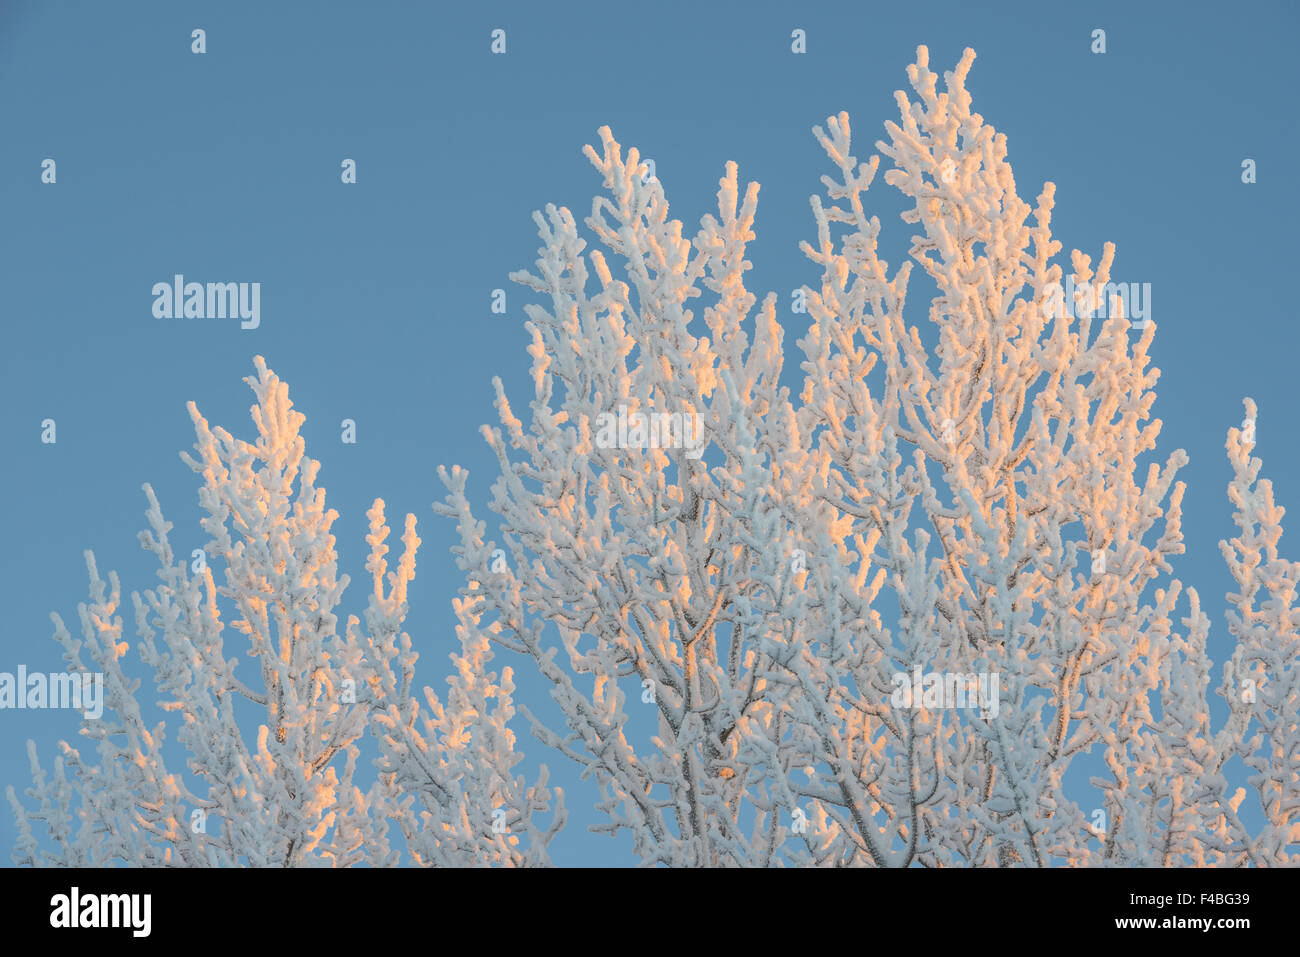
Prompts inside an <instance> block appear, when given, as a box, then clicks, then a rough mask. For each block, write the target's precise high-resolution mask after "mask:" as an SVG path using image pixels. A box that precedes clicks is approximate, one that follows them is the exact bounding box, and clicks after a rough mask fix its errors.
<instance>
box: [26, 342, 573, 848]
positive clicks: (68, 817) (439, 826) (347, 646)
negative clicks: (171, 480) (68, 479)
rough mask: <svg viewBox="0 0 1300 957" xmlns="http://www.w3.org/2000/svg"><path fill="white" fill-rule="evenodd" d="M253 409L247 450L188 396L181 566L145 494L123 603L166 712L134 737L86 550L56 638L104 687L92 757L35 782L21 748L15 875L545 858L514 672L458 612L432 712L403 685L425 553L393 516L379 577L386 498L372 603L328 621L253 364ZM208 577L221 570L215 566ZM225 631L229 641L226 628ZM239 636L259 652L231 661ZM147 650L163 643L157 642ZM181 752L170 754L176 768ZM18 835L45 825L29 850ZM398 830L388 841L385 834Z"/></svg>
mask: <svg viewBox="0 0 1300 957" xmlns="http://www.w3.org/2000/svg"><path fill="white" fill-rule="evenodd" d="M255 364H256V367H257V373H258V374H257V377H256V378H249V379H246V380H245V381H246V382H248V383H249V385H250V386H251V387H252V388H253V391H254V392H255V393H256V395H257V403H256V405H254V406H253V408H252V416H253V421H254V422H255V423H256V425H257V431H258V438H257V440H256V441H255V442H251V443H250V442H246V441H243V440H240V439H236V438H234V437H232V436H231V435H230V434H229V433H228V432H226V431H225V430H224V429H221V428H216V429H212V428H209V426H208V423H207V421H206V420H204V418H203V417H202V416H201V415H200V414H199V412H198V409H197V408H196V407H195V405H194V404H193V403H190V406H189V410H190V417H191V418H192V419H193V421H194V427H195V431H196V433H197V439H198V440H197V442H196V444H195V451H196V453H197V457H192V456H190V455H188V454H185V453H182V456H181V457H182V458H183V459H184V461H185V462H186V463H187V464H188V465H189V466H190V467H191V468H192V469H193V470H194V472H195V473H196V474H197V475H199V476H200V477H201V479H202V482H203V485H202V488H201V490H200V493H199V504H200V506H201V508H202V509H203V511H204V512H205V513H206V517H205V518H204V519H203V520H202V526H203V531H204V532H205V533H206V534H207V536H209V541H208V542H207V544H206V545H205V546H204V548H203V549H202V551H201V552H199V553H197V554H196V555H195V556H194V561H193V562H192V563H189V562H186V561H184V560H177V557H176V555H175V553H174V552H173V546H172V540H171V537H170V532H171V529H172V524H171V523H170V522H168V521H166V520H165V519H164V518H163V515H162V510H161V508H160V507H159V504H158V500H157V498H156V497H155V496H154V493H153V490H152V489H151V488H150V487H149V486H148V485H146V486H145V487H144V490H145V494H146V495H147V496H148V500H149V509H148V512H147V515H148V522H149V529H148V530H147V531H144V532H142V533H141V535H140V540H141V542H142V544H143V546H144V547H145V548H146V549H147V550H148V551H150V552H152V553H153V554H154V555H155V556H156V557H157V560H158V564H159V571H158V577H159V581H160V584H158V585H157V586H156V587H154V588H152V589H148V590H146V591H144V592H143V593H140V594H134V595H132V603H133V605H134V610H135V619H136V627H137V634H138V636H139V644H138V650H139V656H140V659H141V660H142V662H143V663H144V664H145V665H147V666H148V667H149V668H151V669H152V670H153V672H154V675H155V677H156V683H157V688H158V691H159V692H160V693H161V695H162V696H163V697H162V700H161V702H160V705H161V707H162V708H163V709H164V710H165V711H167V712H171V713H174V714H175V715H177V719H178V720H177V721H176V722H175V723H174V724H172V726H171V727H170V729H169V728H168V726H167V722H165V721H164V722H159V723H158V724H157V725H156V726H154V727H149V726H148V725H147V724H146V720H145V717H144V714H143V712H142V709H141V702H140V701H139V700H138V699H137V697H136V693H137V691H138V690H139V686H140V680H139V679H138V678H132V677H131V676H129V675H128V672H127V669H126V668H124V661H125V656H126V653H127V651H128V643H127V642H126V641H124V640H123V634H122V619H121V617H120V615H119V614H118V610H119V606H120V599H121V589H120V586H119V582H118V578H117V576H116V574H113V573H110V574H109V576H108V582H107V583H105V582H104V581H103V580H102V579H101V578H100V576H99V574H98V572H97V570H96V565H95V559H94V556H93V555H92V554H91V553H89V552H87V553H86V563H87V566H88V568H89V571H90V601H89V603H86V604H82V605H80V606H79V609H78V610H79V613H80V618H81V636H82V637H81V638H80V639H77V638H74V637H73V636H72V635H71V634H70V633H69V630H68V629H67V627H66V626H65V625H64V623H63V621H62V619H61V618H60V617H59V616H58V615H57V614H56V615H53V616H52V618H53V620H54V623H55V626H56V631H55V638H56V639H57V640H58V641H59V643H60V644H61V645H62V646H63V648H64V658H65V660H66V661H67V662H68V667H69V669H70V670H71V671H73V672H90V673H93V672H99V673H102V674H103V675H104V680H105V685H106V687H105V710H104V714H103V716H102V717H101V718H99V719H88V720H86V721H84V722H83V725H82V730H81V733H82V734H83V735H84V736H86V737H87V738H89V739H90V740H91V741H93V742H94V744H95V748H96V750H97V752H98V753H97V756H96V757H97V760H96V759H95V758H92V757H90V756H83V755H82V753H81V752H80V751H79V750H78V749H76V748H74V747H73V746H71V745H70V744H68V743H66V742H65V743H64V744H63V745H62V756H61V757H58V758H56V759H55V762H54V768H53V774H52V775H51V776H49V777H47V775H46V773H45V771H44V770H43V768H42V766H41V764H40V762H39V760H38V757H37V752H36V747H35V745H34V744H33V743H31V742H29V744H28V752H29V755H30V760H31V767H32V774H33V777H34V785H33V787H32V788H31V789H30V790H29V791H28V792H27V793H28V796H29V797H30V798H32V799H34V800H35V802H36V805H37V806H36V809H35V810H28V809H27V808H26V807H25V806H24V805H23V803H22V802H20V801H19V800H18V798H17V796H16V795H15V793H14V789H13V788H12V787H10V788H8V789H7V791H8V796H9V801H10V803H11V805H12V807H13V809H14V813H15V815H16V816H17V819H18V830H19V844H18V848H17V850H16V851H15V853H14V860H15V862H17V863H19V864H32V865H47V864H54V865H63V866H92V867H93V866H107V865H113V864H127V865H169V866H230V865H249V866H284V867H288V866H348V865H355V864H361V863H365V864H371V865H393V864H396V863H399V862H401V861H404V860H410V861H413V862H415V863H417V864H433V865H462V866H464V865H480V864H481V865H486V864H545V863H547V856H546V844H547V843H548V842H549V840H550V838H551V837H552V836H553V834H554V832H555V830H558V828H559V826H560V825H561V824H562V823H563V817H564V815H563V802H562V796H561V799H560V801H559V802H558V803H557V810H556V814H555V816H554V819H553V826H552V827H551V828H549V829H546V830H543V829H542V828H541V825H540V824H539V823H538V821H539V820H540V815H543V814H545V813H546V811H547V810H548V805H549V798H550V795H549V792H548V791H547V789H546V787H545V770H544V769H543V773H542V777H541V780H540V781H539V782H538V783H536V784H534V785H531V786H529V785H526V784H525V783H524V781H523V780H522V779H517V778H515V777H514V776H513V774H512V768H514V766H515V765H516V764H517V763H518V762H519V760H520V759H521V756H520V755H518V754H517V753H515V750H514V746H513V745H514V739H513V737H512V735H511V733H510V731H509V730H508V728H507V726H506V722H507V721H508V720H509V719H510V717H511V715H512V713H513V704H512V701H511V692H512V684H511V676H510V672H509V669H506V670H505V671H503V672H502V674H501V675H500V676H498V675H497V674H496V673H495V672H489V671H488V670H487V665H488V663H489V661H490V660H491V659H492V657H493V655H492V652H491V650H490V648H489V646H488V643H487V642H486V640H485V639H484V637H483V635H482V633H481V632H480V631H479V630H478V628H477V615H476V612H475V608H474V606H473V605H472V604H471V603H457V606H456V611H457V614H458V616H459V619H460V626H459V628H458V631H459V635H460V639H461V643H460V647H461V652H460V654H459V655H453V656H452V660H453V662H454V665H455V670H454V672H453V673H452V674H451V676H450V677H449V678H448V685H449V689H448V692H447V694H446V696H445V701H440V700H439V698H438V697H437V696H436V695H435V694H434V693H433V692H432V691H431V690H430V689H427V688H426V689H425V690H424V697H425V704H426V707H423V708H422V706H421V702H420V701H419V699H418V698H417V696H416V693H415V688H414V687H413V678H414V665H415V660H416V658H417V655H416V653H415V652H414V651H413V650H412V645H411V640H410V638H409V636H408V635H407V634H405V633H404V632H403V631H402V627H403V623H404V621H405V618H406V614H407V588H408V586H409V584H410V582H411V581H412V579H413V578H414V576H415V553H416V549H417V547H418V546H419V539H418V538H417V537H416V534H415V518H414V516H411V515H408V516H407V517H406V528H405V534H404V535H403V536H402V543H403V546H404V550H403V552H402V556H401V559H400V561H399V563H398V567H397V569H396V570H395V571H393V572H389V571H388V566H387V562H386V561H385V558H384V556H385V554H386V553H387V551H388V546H387V545H385V544H384V540H385V538H386V537H387V536H388V534H389V529H388V527H387V526H386V524H385V521H384V510H383V502H382V501H379V500H376V501H375V503H374V505H373V507H372V509H371V510H370V512H369V513H368V515H369V518H370V535H369V536H368V537H367V542H368V543H369V544H370V546H371V551H370V557H369V561H368V562H367V566H366V568H367V571H369V572H370V573H371V574H372V575H373V589H372V591H371V593H370V596H369V603H368V606H367V608H366V610H365V627H364V628H363V627H362V625H361V623H360V622H359V621H358V619H357V618H356V617H350V618H349V619H348V620H347V622H346V625H345V626H344V627H343V628H342V629H340V628H339V619H338V617H337V616H336V614H335V608H336V607H337V606H338V604H339V601H340V599H341V598H342V595H343V591H344V589H345V588H346V587H347V584H348V577H347V576H346V575H340V574H339V573H338V556H337V554H336V553H335V549H334V536H333V535H331V534H330V526H331V525H332V523H333V521H334V520H335V518H337V512H335V511H333V510H332V509H329V510H327V509H326V507H325V491H324V489H322V488H318V487H317V486H316V479H317V474H318V471H319V468H320V463H319V462H317V461H315V460H313V459H310V458H307V457H306V455H305V449H304V442H303V438H302V436H301V435H300V434H299V428H300V426H301V425H302V423H303V421H304V416H303V415H302V414H301V413H299V412H296V411H294V410H293V405H292V403H291V402H290V401H289V392H288V387H287V386H286V384H285V383H284V382H282V381H281V380H280V379H279V378H277V377H276V376H275V375H274V373H272V372H271V371H270V370H269V369H268V368H267V367H266V363H265V362H264V361H263V360H262V358H261V357H260V356H258V357H257V358H256V359H255ZM214 568H216V569H219V574H218V572H214ZM232 633H233V634H232ZM230 638H233V639H234V640H235V641H236V642H238V644H240V645H242V646H245V651H246V655H247V656H248V657H250V658H252V659H253V661H254V662H255V664H254V665H253V668H254V671H255V674H253V675H249V674H247V673H246V672H245V670H244V669H240V668H238V659H237V658H235V657H232V652H233V650H234V649H233V648H232V647H231V646H230V645H228V644H227V641H228V639H230ZM160 639H161V640H160ZM168 730H171V732H172V733H173V734H174V735H175V737H176V739H177V741H178V742H179V743H180V744H181V745H183V746H184V748H185V750H186V751H187V752H188V755H189V757H188V760H187V762H186V764H185V767H184V768H183V769H178V768H177V767H176V763H175V761H174V760H173V761H171V762H169V760H168V756H167V755H165V753H164V752H165V750H167V749H165V747H164V744H165V740H166V734H167V732H168ZM367 731H370V732H371V733H372V734H373V737H374V738H375V739H376V742H377V743H376V744H375V745H374V746H373V747H371V748H370V749H369V750H372V751H374V752H375V757H374V758H373V761H374V764H375V765H376V769H377V772H378V773H377V776H375V779H374V780H373V781H372V782H371V783H370V784H369V785H368V786H367V787H365V788H364V789H363V788H362V787H361V786H360V785H359V784H358V783H357V779H358V777H359V776H358V774H357V771H358V762H359V760H361V757H362V753H363V744H365V740H364V739H365V738H366V734H367ZM171 756H172V757H173V759H174V754H173V755H171ZM33 822H40V823H41V824H42V825H43V826H44V832H45V833H44V839H40V838H38V834H37V832H35V831H34V830H33V828H32V823H33ZM394 829H396V830H397V832H398V834H400V837H401V840H393V839H392V832H393V831H394Z"/></svg>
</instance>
